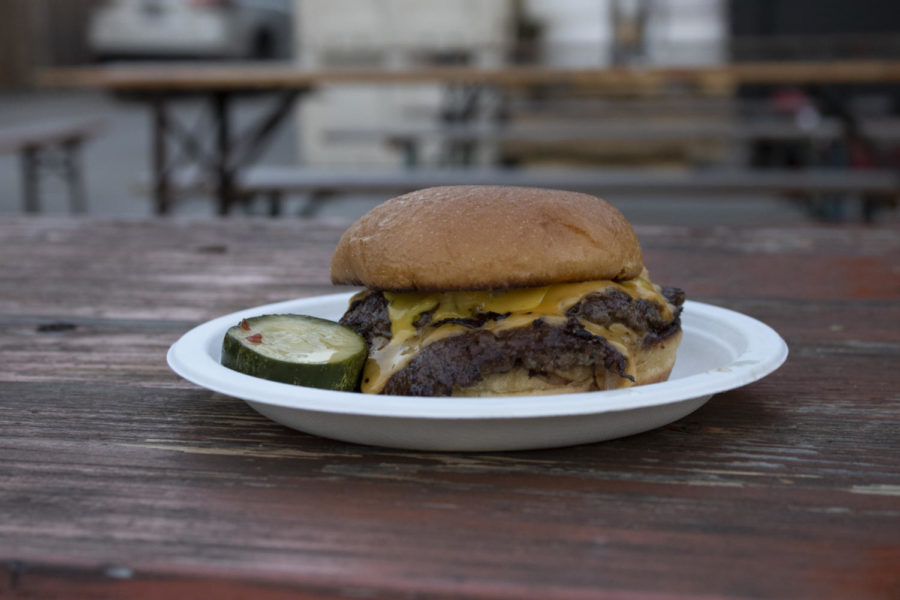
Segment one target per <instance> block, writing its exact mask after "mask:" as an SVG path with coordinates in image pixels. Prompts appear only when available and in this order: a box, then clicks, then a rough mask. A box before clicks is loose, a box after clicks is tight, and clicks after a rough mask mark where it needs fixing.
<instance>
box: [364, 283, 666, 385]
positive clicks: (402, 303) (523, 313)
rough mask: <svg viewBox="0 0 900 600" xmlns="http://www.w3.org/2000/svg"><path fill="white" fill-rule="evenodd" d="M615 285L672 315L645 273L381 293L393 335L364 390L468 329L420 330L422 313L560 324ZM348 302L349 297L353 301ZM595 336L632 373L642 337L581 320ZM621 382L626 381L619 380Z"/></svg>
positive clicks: (501, 324) (504, 324) (372, 361)
mask: <svg viewBox="0 0 900 600" xmlns="http://www.w3.org/2000/svg"><path fill="white" fill-rule="evenodd" d="M611 287H612V288H615V289H617V290H620V291H622V292H624V293H625V294H628V295H629V296H631V297H632V298H635V299H640V298H643V299H646V300H649V301H651V302H654V303H655V304H657V305H659V306H660V307H661V310H660V313H661V316H662V318H664V319H666V320H671V319H672V318H673V312H672V306H671V305H670V304H669V303H668V301H667V300H666V299H665V297H663V295H662V294H661V293H660V288H659V287H658V286H657V285H655V284H653V283H652V282H650V280H649V279H648V277H647V272H646V270H644V272H643V273H642V274H641V275H640V276H639V277H636V278H634V279H629V280H626V281H611V280H594V281H584V282H578V283H563V284H557V285H548V286H541V287H533V288H516V289H508V290H476V291H459V292H441V293H418V292H407V293H395V292H384V295H385V297H386V298H387V301H388V316H389V317H390V320H391V339H390V340H389V341H388V342H387V343H385V344H384V345H383V346H381V347H379V348H372V349H371V350H370V353H369V358H368V360H367V361H366V365H365V368H364V370H363V377H362V391H363V392H364V393H369V394H377V393H379V392H380V391H381V390H382V388H384V386H385V384H386V383H387V381H388V379H390V377H391V375H393V374H394V373H396V372H397V371H399V370H400V369H402V368H403V367H405V366H406V365H407V364H408V363H409V361H410V360H412V358H413V357H415V356H416V354H417V353H418V352H419V351H420V350H421V349H422V348H424V347H426V346H428V345H429V344H432V343H434V342H436V341H438V340H441V339H444V338H447V337H450V336H453V335H459V334H461V333H464V332H466V331H469V330H468V329H467V328H466V327H464V326H462V325H458V324H455V323H445V324H443V325H441V326H439V327H432V326H425V327H423V328H422V329H421V331H420V330H419V328H417V327H416V325H415V324H414V323H415V322H416V321H417V320H418V319H419V317H420V316H421V315H422V314H423V313H427V312H429V311H433V313H432V317H431V321H430V322H431V323H439V322H440V321H444V320H446V319H470V318H473V317H477V316H478V315H484V314H487V313H497V314H499V315H506V317H505V318H502V319H498V320H487V321H486V322H485V323H484V325H483V326H482V327H481V328H482V329H485V330H488V331H502V330H504V329H511V328H515V327H525V326H528V325H530V324H531V323H532V322H534V321H535V320H537V319H544V320H546V321H547V322H548V323H550V324H551V325H556V324H560V325H561V324H564V323H565V321H566V316H565V313H566V311H567V310H569V309H570V308H572V307H573V306H575V305H576V304H577V303H578V302H580V301H581V300H582V299H583V298H584V297H585V296H587V295H588V294H591V293H594V292H597V293H602V292H603V291H604V290H606V289H608V288H611ZM362 293H368V292H362ZM351 303H352V300H351ZM582 324H583V325H584V326H585V328H586V329H587V330H588V331H590V332H591V333H593V334H595V335H599V336H602V337H604V338H606V340H607V341H608V342H609V343H610V344H611V345H612V346H613V347H614V348H615V349H616V350H618V351H619V352H620V353H621V354H622V355H623V356H624V357H625V358H626V360H627V361H628V365H629V367H628V370H629V374H631V375H634V374H633V373H631V372H630V369H631V365H632V364H633V362H632V360H631V355H632V349H633V348H634V349H636V348H638V347H639V346H640V343H641V339H640V336H639V335H638V334H637V333H635V332H634V331H632V330H631V329H629V328H628V327H626V326H625V325H622V324H613V325H611V326H610V327H603V326H600V325H596V324H593V323H588V322H582ZM622 383H623V385H628V384H629V382H628V380H627V379H623V382H622Z"/></svg>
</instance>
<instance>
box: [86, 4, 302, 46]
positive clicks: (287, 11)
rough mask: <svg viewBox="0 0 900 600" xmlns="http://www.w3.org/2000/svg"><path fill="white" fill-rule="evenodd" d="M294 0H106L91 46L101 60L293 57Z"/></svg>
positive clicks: (91, 31)
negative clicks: (291, 54)
mask: <svg viewBox="0 0 900 600" xmlns="http://www.w3.org/2000/svg"><path fill="white" fill-rule="evenodd" d="M293 5H294V3H293V0H106V1H105V2H104V3H103V4H102V5H101V6H100V7H99V8H98V9H96V10H95V11H94V13H93V14H92V15H91V19H90V22H89V24H88V33H87V35H88V45H89V47H90V49H91V51H92V52H93V54H94V56H95V57H96V58H98V59H100V60H104V59H122V58H192V59H203V58H218V59H221V58H225V59H268V58H288V57H289V56H290V53H291V34H292V30H293V27H292V9H293Z"/></svg>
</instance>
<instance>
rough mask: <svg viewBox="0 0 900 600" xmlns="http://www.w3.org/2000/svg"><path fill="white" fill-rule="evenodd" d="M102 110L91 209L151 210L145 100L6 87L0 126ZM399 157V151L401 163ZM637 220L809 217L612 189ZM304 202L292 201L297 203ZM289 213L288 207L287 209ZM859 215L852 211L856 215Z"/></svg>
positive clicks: (193, 204)
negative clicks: (145, 183)
mask: <svg viewBox="0 0 900 600" xmlns="http://www.w3.org/2000/svg"><path fill="white" fill-rule="evenodd" d="M261 102H264V101H263V100H259V101H254V102H250V103H246V104H243V105H241V106H240V107H239V108H238V110H237V113H236V118H237V121H238V122H246V121H247V120H248V119H252V118H253V117H254V116H255V114H256V113H257V111H258V110H259V108H260V106H261V104H260V103H261ZM197 109H198V104H197V103H196V102H189V101H186V102H184V103H183V104H180V105H179V107H178V116H179V118H180V119H181V120H182V121H183V122H184V123H186V124H192V123H193V122H194V119H195V118H196V114H195V113H197ZM75 116H78V117H94V116H96V117H101V118H103V119H104V120H105V122H106V124H107V127H106V129H105V130H104V133H103V135H102V136H101V137H100V138H98V139H95V140H93V141H92V142H90V143H89V144H88V145H87V146H86V147H85V150H84V153H83V161H84V173H85V179H86V187H87V196H88V211H89V214H91V215H98V216H108V217H129V218H131V217H142V216H150V215H151V214H152V207H151V202H150V198H149V197H148V195H147V193H146V190H142V189H141V186H140V182H141V181H142V180H143V181H146V179H147V174H148V171H149V156H150V115H149V111H148V109H147V107H146V105H144V104H139V103H135V102H128V101H123V100H120V99H116V98H114V97H111V96H109V95H104V94H97V93H83V92H52V93H50V92H41V93H35V92H30V93H25V92H22V93H5V94H0V128H2V127H7V126H15V125H24V124H28V123H34V122H40V121H42V120H46V119H58V118H64V117H75ZM295 127H296V123H294V122H290V123H288V125H287V126H285V127H283V128H282V129H281V130H280V131H278V132H277V133H276V135H275V136H274V139H273V140H272V143H271V145H270V146H269V148H268V150H267V151H266V153H265V154H264V155H263V156H262V157H261V159H260V161H259V162H260V163H264V164H288V165H290V164H296V162H297V159H296V144H295V142H296V137H297V136H296V129H295ZM399 163H400V158H399V157H398V164H399ZM44 181H45V183H43V190H42V207H43V211H44V212H46V213H57V214H58V213H65V212H67V210H68V204H67V196H66V194H65V188H64V186H63V185H62V183H61V182H60V181H59V180H56V179H55V178H52V177H47V178H45V180H44ZM384 199H385V198H384V197H380V196H362V197H361V196H353V197H338V198H335V199H333V200H332V201H330V202H329V203H328V204H327V205H325V206H324V207H323V208H322V209H321V211H320V212H319V214H320V215H322V216H328V217H346V218H356V217H357V216H359V215H361V214H362V213H364V212H365V211H367V210H369V208H371V207H372V206H374V205H375V204H377V203H379V202H381V201H383V200H384ZM606 199H607V200H609V201H611V202H613V203H614V204H616V205H617V206H618V207H619V208H620V209H621V210H622V212H623V213H625V215H626V216H627V217H628V218H629V219H630V220H631V221H632V222H633V223H642V224H698V223H701V224H723V225H727V224H748V223H755V222H760V223H763V222H764V223H769V224H771V223H772V220H773V217H777V219H778V220H779V221H781V222H785V223H791V222H802V221H805V220H807V219H808V217H807V216H806V214H805V213H804V212H803V211H802V210H801V209H799V208H798V207H796V206H794V205H792V204H789V203H787V202H784V201H782V200H779V199H777V198H772V197H767V196H753V197H719V198H684V197H671V196H667V197H664V198H663V197H645V196H642V197H635V196H628V195H620V196H607V197H606ZM299 204H300V201H299V200H297V201H295V202H294V204H290V205H289V211H290V210H291V209H292V207H293V206H297V208H299ZM20 210H21V173H20V165H19V161H18V157H17V156H14V155H0V216H2V215H3V214H16V213H18V212H19V211H20ZM173 212H174V213H175V214H176V215H190V216H204V215H209V216H212V215H213V214H214V211H213V203H212V202H211V201H209V200H208V199H205V198H194V199H189V200H187V201H183V202H180V203H179V204H178V205H177V206H176V207H175V209H174V211H173ZM289 214H290V213H289ZM850 218H853V215H852V214H851V215H850ZM897 218H898V216H897V212H896V211H894V212H893V213H890V214H883V215H882V216H881V220H887V219H890V220H895V219H897Z"/></svg>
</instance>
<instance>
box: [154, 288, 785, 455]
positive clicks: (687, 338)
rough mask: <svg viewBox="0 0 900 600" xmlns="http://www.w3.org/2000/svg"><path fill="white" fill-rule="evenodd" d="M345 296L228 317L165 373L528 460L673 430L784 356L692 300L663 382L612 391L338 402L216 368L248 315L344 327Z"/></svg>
mask: <svg viewBox="0 0 900 600" xmlns="http://www.w3.org/2000/svg"><path fill="white" fill-rule="evenodd" d="M349 298H350V294H333V295H328V296H319V297H316V298H305V299H301V300H290V301H287V302H279V303H276V304H268V305H264V306H257V307H255V308H249V309H247V310H242V311H239V312H236V313H233V314H230V315H225V316H223V317H219V318H217V319H213V320H212V321H208V322H206V323H204V324H202V325H199V326H197V327H195V328H194V329H192V330H190V331H189V332H187V333H186V334H184V336H182V337H181V339H179V340H178V341H177V342H175V344H173V345H172V347H171V348H170V349H169V353H168V357H167V358H168V362H169V366H170V367H171V368H172V369H173V370H174V371H175V372H176V373H178V374H179V375H181V376H182V377H184V378H185V379H187V380H188V381H191V382H193V383H196V384H197V385H200V386H203V387H205V388H207V389H210V390H213V391H216V392H220V393H222V394H227V395H229V396H234V397H236V398H241V399H243V400H244V401H246V402H247V403H248V404H249V405H250V406H252V407H253V408H254V409H256V410H257V411H259V412H260V413H262V414H263V415H265V416H267V417H269V418H270V419H273V420H275V421H277V422H279V423H281V424H283V425H286V426H288V427H292V428H294V429H298V430H300V431H305V432H307V433H313V434H316V435H320V436H324V437H329V438H334V439H339V440H345V441H349V442H356V443H360V444H372V445H377V446H389V447H393V448H410V449H420V450H465V451H488V450H522V449H530V448H548V447H555V446H568V445H573V444H584V443H589V442H599V441H602V440H609V439H613V438H617V437H622V436H626V435H631V434H634V433H639V432H642V431H647V430H649V429H654V428H656V427H660V426H662V425H666V424H667V423H671V422H673V421H676V420H678V419H680V418H682V417H684V416H685V415H688V414H690V413H691V412H693V411H695V410H696V409H698V408H700V407H701V406H703V404H705V403H706V401H707V400H709V398H710V397H711V396H712V395H713V394H715V393H717V392H723V391H725V390H730V389H734V388H737V387H740V386H742V385H746V384H748V383H750V382H753V381H756V380H758V379H760V378H762V377H764V376H766V375H768V374H769V373H771V372H772V371H774V370H775V369H777V368H778V367H779V366H780V365H781V364H782V363H783V362H784V361H785V359H786V358H787V353H788V350H787V345H786V344H785V343H784V340H782V339H781V337H779V335H778V334H777V333H776V332H775V331H773V330H772V329H771V328H770V327H768V326H767V325H765V324H763V323H761V322H759V321H757V320H755V319H752V318H750V317H748V316H745V315H742V314H740V313H737V312H734V311H731V310H727V309H724V308H718V307H716V306H711V305H709V304H701V303H699V302H691V301H688V302H686V303H685V306H684V313H683V315H682V327H683V329H684V338H683V340H682V342H681V346H680V347H679V349H678V359H677V360H676V362H675V368H674V369H673V371H672V375H671V377H670V378H669V380H668V381H666V382H664V383H656V384H652V385H644V386H637V387H633V388H626V389H621V390H612V391H606V392H590V393H581V394H564V395H556V396H503V397H494V398H444V397H438V398H419V397H411V396H373V395H367V394H359V393H351V392H334V391H329V390H320V389H316V388H308V387H301V386H295V385H289V384H285V383H277V382H274V381H267V380H264V379H259V378H256V377H251V376H249V375H244V374H242V373H238V372H237V371H232V370H231V369H228V368H226V367H223V366H222V365H221V364H219V359H220V355H221V344H222V338H223V336H224V335H225V331H226V330H227V329H228V328H229V327H231V326H232V325H234V324H236V323H238V322H240V320H241V319H242V318H244V317H251V316H255V315H261V314H271V313H298V314H306V315H313V316H317V317H323V318H326V319H332V320H337V319H339V318H340V317H341V315H342V314H343V313H344V311H345V310H346V308H347V302H348V300H349Z"/></svg>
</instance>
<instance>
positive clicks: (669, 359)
mask: <svg viewBox="0 0 900 600" xmlns="http://www.w3.org/2000/svg"><path fill="white" fill-rule="evenodd" d="M681 336H682V332H681V331H678V332H677V333H676V334H674V335H672V336H670V337H668V338H666V339H664V340H662V341H659V342H657V343H656V344H653V345H652V346H648V347H644V348H642V349H641V350H639V351H638V352H637V353H636V354H635V355H634V356H632V360H633V361H634V364H633V368H634V374H635V378H634V385H646V384H648V383H660V382H663V381H666V380H667V379H668V378H669V374H671V372H672V367H674V366H675V351H676V350H677V349H678V345H679V343H680V342H681ZM623 383H624V380H622V378H620V377H619V376H617V375H615V374H614V373H611V372H609V371H606V370H605V369H603V368H600V369H599V371H598V372H597V373H595V372H594V371H593V370H592V369H591V368H590V367H585V366H579V367H575V368H573V369H571V370H570V371H569V372H568V373H567V374H566V378H565V380H562V378H561V377H553V378H545V377H542V376H540V375H532V374H530V373H529V372H528V370H527V369H522V368H516V369H513V370H512V371H507V372H505V373H497V374H494V375H488V376H487V377H485V378H484V379H482V380H481V381H480V382H478V383H477V384H476V385H473V386H470V387H465V388H454V389H453V395H454V396H526V395H532V396H533V395H538V394H541V395H543V394H547V395H549V394H571V393H576V392H591V391H596V390H597V389H598V386H599V389H600V390H611V389H616V388H619V387H622V384H623Z"/></svg>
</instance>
